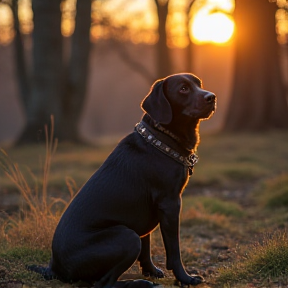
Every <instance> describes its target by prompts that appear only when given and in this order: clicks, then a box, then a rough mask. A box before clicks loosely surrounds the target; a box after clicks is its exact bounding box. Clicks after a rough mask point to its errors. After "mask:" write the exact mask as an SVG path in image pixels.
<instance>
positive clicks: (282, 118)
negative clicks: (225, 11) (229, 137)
mask: <svg viewBox="0 0 288 288" xmlns="http://www.w3.org/2000/svg"><path fill="white" fill-rule="evenodd" d="M276 8H277V7H276V4H275V3H269V2H268V0H253V1H251V0H236V8H235V22H236V25H237V34H236V55H235V75H234V88H233V92H232V96H231V97H232V98H231V102H230V106H229V109H228V113H227V117H226V122H225V127H224V129H225V130H227V131H241V130H243V131H245V130H246V131H249V130H250V131H257V130H266V129H270V128H277V129H287V128H288V108H287V99H286V92H287V91H285V86H284V84H283V81H282V78H281V70H280V64H279V58H278V49H279V46H278V43H277V40H276V33H275V12H276Z"/></svg>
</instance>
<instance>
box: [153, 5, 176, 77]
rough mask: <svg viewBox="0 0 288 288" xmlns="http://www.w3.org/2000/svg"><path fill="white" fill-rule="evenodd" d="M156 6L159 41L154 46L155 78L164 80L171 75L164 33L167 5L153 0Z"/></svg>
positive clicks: (165, 34)
mask: <svg viewBox="0 0 288 288" xmlns="http://www.w3.org/2000/svg"><path fill="white" fill-rule="evenodd" d="M155 3H156V6H157V13H158V21H159V26H158V34H159V39H158V42H157V44H156V49H157V54H156V57H157V60H156V61H157V62H156V63H157V68H156V69H157V78H158V79H159V78H164V77H166V76H168V75H169V74H171V73H172V72H171V71H172V67H171V66H172V65H171V59H170V55H169V48H168V47H167V33H166V19H167V15H168V3H169V1H166V2H165V3H159V2H158V0H155Z"/></svg>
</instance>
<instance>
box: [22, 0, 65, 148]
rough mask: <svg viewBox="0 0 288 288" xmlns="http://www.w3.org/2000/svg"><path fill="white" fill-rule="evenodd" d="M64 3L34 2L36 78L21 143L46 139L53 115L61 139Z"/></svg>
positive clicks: (34, 77)
mask: <svg viewBox="0 0 288 288" xmlns="http://www.w3.org/2000/svg"><path fill="white" fill-rule="evenodd" d="M60 3H61V0H41V1H39V0H33V1H32V9H33V13H34V30H33V52H32V53H33V54H32V56H33V65H32V67H33V77H32V81H33V82H32V91H31V95H30V97H29V99H28V103H27V107H26V112H27V125H26V129H25V130H24V132H23V134H22V136H21V137H20V139H19V142H20V143H23V142H35V141H37V140H40V139H39V138H41V139H44V133H41V131H42V130H43V127H44V125H45V124H48V123H49V122H50V115H52V114H53V115H54V119H55V136H56V137H58V136H59V118H60V113H61V110H60V108H61V105H60V104H61V84H62V35H61V11H60ZM37 138H38V139H37Z"/></svg>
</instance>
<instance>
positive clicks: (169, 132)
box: [154, 122, 180, 142]
mask: <svg viewBox="0 0 288 288" xmlns="http://www.w3.org/2000/svg"><path fill="white" fill-rule="evenodd" d="M154 127H155V128H157V129H158V130H159V131H161V132H163V133H165V134H166V135H168V136H170V137H171V138H172V139H174V140H176V141H177V142H180V138H179V137H178V136H176V135H175V134H174V133H172V132H171V131H169V130H168V129H166V128H164V127H163V126H162V125H161V124H160V123H158V122H154Z"/></svg>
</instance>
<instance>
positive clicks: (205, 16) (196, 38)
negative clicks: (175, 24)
mask: <svg viewBox="0 0 288 288" xmlns="http://www.w3.org/2000/svg"><path fill="white" fill-rule="evenodd" d="M207 2H208V4H209V2H210V4H211V5H207V6H206V7H203V8H200V9H197V10H196V11H194V15H193V17H192V19H191V22H190V31H191V40H192V41H193V42H194V43H196V44H205V43H213V44H224V43H227V42H229V41H230V40H231V39H232V36H233V34H234V30H235V22H234V20H233V18H232V16H231V15H230V13H231V12H232V11H233V8H234V6H233V5H231V6H230V7H229V6H227V7H224V6H223V7H221V6H220V5H219V4H220V3H221V2H222V3H224V1H223V0H222V1H219V2H218V3H217V4H218V5H219V6H218V5H217V7H215V6H214V7H213V5H212V3H211V2H213V1H211V0H210V1H209V0H208V1H207ZM216 2H217V1H215V0H214V3H213V4H215V3H216ZM226 2H227V1H226ZM230 3H231V2H230Z"/></svg>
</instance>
